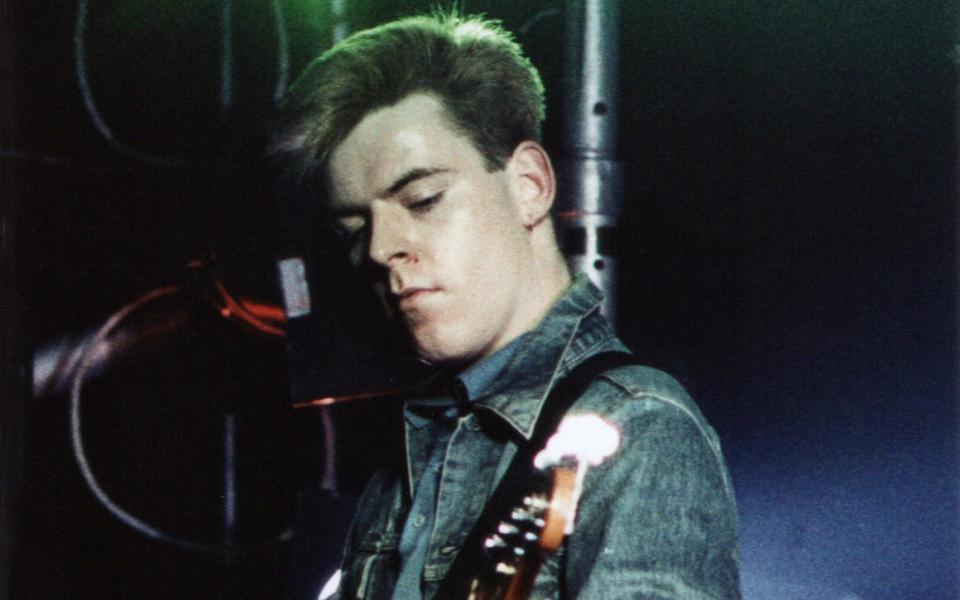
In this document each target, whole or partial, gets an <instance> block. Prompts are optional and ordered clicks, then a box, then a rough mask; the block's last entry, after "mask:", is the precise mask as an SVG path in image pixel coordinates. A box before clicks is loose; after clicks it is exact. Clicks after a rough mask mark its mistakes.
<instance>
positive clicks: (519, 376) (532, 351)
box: [475, 274, 622, 439]
mask: <svg viewBox="0 0 960 600" xmlns="http://www.w3.org/2000/svg"><path fill="white" fill-rule="evenodd" d="M602 300H603V295H602V294H601V293H600V290H598V289H597V287H596V286H594V285H593V283H591V282H590V280H589V279H588V278H587V276H586V275H583V274H580V275H577V276H576V277H575V278H574V280H573V282H572V283H571V284H570V286H569V287H568V288H567V289H566V291H564V293H563V294H562V295H561V296H560V297H559V298H558V299H557V301H556V302H555V303H554V304H553V306H552V307H551V308H550V309H549V310H548V311H547V314H546V315H544V317H543V319H541V320H540V323H539V324H538V325H537V326H536V327H535V328H534V329H533V330H531V331H529V332H527V333H525V334H523V336H521V338H519V340H518V341H519V347H518V348H517V350H516V352H515V353H514V355H513V357H512V358H511V359H510V362H509V363H507V365H506V367H505V368H504V369H503V371H502V372H501V373H500V375H499V377H498V378H497V381H496V382H495V383H493V385H491V386H490V387H489V389H488V390H487V392H486V394H484V395H483V396H481V397H479V398H477V399H476V403H475V405H476V407H477V409H478V410H487V411H490V412H491V413H493V414H495V415H497V416H498V417H499V418H500V419H502V420H503V421H504V422H505V423H507V424H508V425H509V426H510V427H512V428H513V429H514V430H515V431H516V432H517V433H519V434H520V435H521V436H523V438H524V439H530V436H531V435H532V433H533V428H534V425H535V424H536V421H537V418H538V417H539V415H540V412H541V411H542V409H543V405H544V402H545V401H546V399H547V396H548V395H549V393H550V390H551V389H552V388H553V386H554V385H555V384H556V382H557V381H558V380H559V379H560V378H562V377H563V376H564V375H565V374H566V373H567V372H569V371H570V370H571V369H572V368H573V367H575V366H576V365H577V364H579V363H580V362H582V361H583V360H584V359H585V358H587V357H588V356H589V355H592V354H595V353H596V352H599V351H602V350H606V349H610V348H611V347H617V348H622V345H621V344H620V342H619V341H617V339H616V337H615V336H614V334H613V330H612V328H611V327H610V324H609V323H608V322H607V320H606V318H605V317H604V316H603V315H601V314H600V302H601V301H602Z"/></svg>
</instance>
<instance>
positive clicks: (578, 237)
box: [557, 0, 623, 321]
mask: <svg viewBox="0 0 960 600" xmlns="http://www.w3.org/2000/svg"><path fill="white" fill-rule="evenodd" d="M619 16H620V2H619V0H567V2H566V5H565V9H564V19H565V23H566V26H565V30H566V34H565V35H566V43H565V48H566V56H565V73H566V78H565V79H566V81H565V85H564V89H565V92H564V94H565V95H564V109H565V112H566V118H565V124H566V128H565V132H564V145H563V152H562V157H563V158H562V160H561V169H560V179H561V180H560V195H559V199H558V203H557V206H558V209H557V217H558V224H559V226H560V237H561V240H562V243H563V249H564V254H565V255H566V256H567V262H568V264H569V265H570V268H571V269H572V270H573V271H575V272H583V273H586V274H587V275H588V276H589V277H590V279H591V280H593V282H594V283H595V284H597V286H598V287H600V289H601V290H603V293H604V296H605V300H604V306H603V310H604V313H606V315H607V316H608V317H609V318H610V320H611V321H615V320H616V292H617V287H616V275H617V267H618V265H617V260H616V256H615V247H616V240H617V237H618V236H617V233H616V230H617V225H618V221H619V217H620V212H621V205H622V203H623V176H622V173H621V169H620V164H619V163H618V162H617V160H616V153H617V124H618V114H619V113H618V104H619V103H618V98H617V94H618V86H617V76H618V73H617V67H618V65H619V42H620V36H619Z"/></svg>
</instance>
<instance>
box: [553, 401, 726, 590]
mask: <svg viewBox="0 0 960 600" xmlns="http://www.w3.org/2000/svg"><path fill="white" fill-rule="evenodd" d="M610 387H611V388H614V387H615V386H613V385H611V386H610ZM613 392H614V390H613V389H610V390H608V394H607V395H608V400H609V401H612V400H613V399H612V398H610V397H609V396H610V395H612V394H613ZM620 400H621V401H620V402H617V404H618V405H619V407H618V408H616V409H614V410H613V411H611V413H610V419H611V420H612V421H613V422H614V423H615V424H616V425H617V426H618V428H619V429H620V431H621V446H620V448H619V450H618V451H617V453H616V454H614V455H613V456H612V457H610V459H608V461H607V462H606V463H604V464H603V465H600V466H598V467H596V468H595V469H593V471H591V472H590V473H589V474H588V476H587V479H586V481H585V484H584V492H583V497H582V499H581V503H580V508H579V511H578V516H577V524H576V529H575V531H574V533H573V534H572V535H571V537H570V538H569V540H568V541H567V556H566V564H565V580H566V581H565V583H566V586H565V587H566V589H567V591H568V596H569V597H571V598H584V599H591V600H594V599H597V600H616V599H621V598H622V599H624V600H626V599H628V598H629V599H632V600H638V599H649V600H668V599H669V600H699V599H717V600H720V599H722V600H728V599H739V598H740V590H739V572H738V542H737V515H736V506H735V503H734V497H733V491H732V488H731V485H730V479H729V475H728V473H727V469H726V466H725V464H724V462H723V457H722V454H721V452H720V447H719V443H718V441H717V438H716V435H715V434H714V432H713V430H712V429H710V427H709V426H708V425H707V424H706V422H705V421H704V420H703V417H702V416H701V415H700V413H699V411H698V410H697V409H696V407H695V406H694V405H693V404H692V402H691V401H690V400H689V399H688V398H672V397H670V396H666V395H654V394H639V395H632V397H630V398H629V399H627V400H626V401H623V391H622V390H621V391H620Z"/></svg>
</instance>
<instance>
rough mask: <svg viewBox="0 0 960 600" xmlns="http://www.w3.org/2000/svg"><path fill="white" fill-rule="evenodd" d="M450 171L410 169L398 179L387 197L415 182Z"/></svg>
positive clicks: (389, 188)
mask: <svg viewBox="0 0 960 600" xmlns="http://www.w3.org/2000/svg"><path fill="white" fill-rule="evenodd" d="M449 170H450V169H410V170H409V171H407V172H406V173H404V174H403V175H401V176H400V177H398V178H397V180H396V181H394V182H393V183H392V184H391V185H390V187H388V188H387V193H386V194H385V195H386V196H393V195H395V194H396V193H397V192H399V191H400V190H402V189H403V188H405V187H407V186H408V185H410V184H411V183H413V182H414V181H417V180H419V179H423V178H424V177H430V176H431V175H436V174H437V173H446V172H447V171H449Z"/></svg>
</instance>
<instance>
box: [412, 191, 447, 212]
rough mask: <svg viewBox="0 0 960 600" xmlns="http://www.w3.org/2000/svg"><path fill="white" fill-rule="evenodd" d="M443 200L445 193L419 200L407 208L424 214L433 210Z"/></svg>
mask: <svg viewBox="0 0 960 600" xmlns="http://www.w3.org/2000/svg"><path fill="white" fill-rule="evenodd" d="M442 199H443V192H440V193H438V194H434V195H432V196H428V197H426V198H424V199H422V200H417V201H416V202H411V203H410V204H408V205H407V208H408V209H410V210H412V211H413V212H418V213H424V212H427V211H429V210H430V209H431V208H433V207H434V206H436V204H437V203H438V202H440V200H442Z"/></svg>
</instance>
